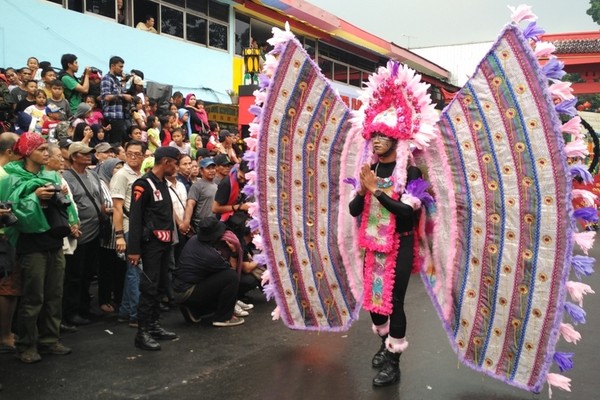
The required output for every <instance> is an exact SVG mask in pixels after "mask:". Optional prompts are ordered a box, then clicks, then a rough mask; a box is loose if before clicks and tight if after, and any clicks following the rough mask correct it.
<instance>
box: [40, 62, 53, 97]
mask: <svg viewBox="0 0 600 400" xmlns="http://www.w3.org/2000/svg"><path fill="white" fill-rule="evenodd" d="M55 80H56V72H54V70H53V69H52V68H47V69H45V70H43V71H42V83H41V84H40V85H39V86H40V89H42V90H43V91H44V92H46V97H51V96H52V82H54V81H55Z"/></svg>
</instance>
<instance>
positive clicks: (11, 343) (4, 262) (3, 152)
mask: <svg viewBox="0 0 600 400" xmlns="http://www.w3.org/2000/svg"><path fill="white" fill-rule="evenodd" d="M17 139H19V136H18V135H17V134H15V133H11V132H5V133H2V134H0V179H3V178H5V177H6V176H7V174H6V172H5V171H4V166H5V165H6V164H8V163H9V162H11V161H16V160H18V159H19V158H20V157H19V156H17V155H16V154H15V153H14V152H13V151H12V148H13V146H14V145H15V143H16V142H17ZM11 208H12V205H11V204H10V203H7V202H3V203H0V353H8V352H14V351H15V340H14V337H13V334H12V332H11V328H12V326H11V325H12V320H13V317H14V314H15V310H16V308H17V299H18V297H19V296H20V295H21V273H20V270H19V267H18V265H17V264H16V260H15V248H14V247H13V246H12V245H11V244H10V243H9V242H8V239H7V238H6V235H5V234H4V229H3V228H4V227H5V226H10V225H12V224H14V223H15V222H16V217H15V216H14V214H13V213H12V209H11Z"/></svg>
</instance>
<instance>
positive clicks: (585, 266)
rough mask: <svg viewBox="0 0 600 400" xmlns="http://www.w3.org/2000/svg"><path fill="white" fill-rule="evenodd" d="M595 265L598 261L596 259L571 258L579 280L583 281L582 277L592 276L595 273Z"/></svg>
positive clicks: (578, 256)
mask: <svg viewBox="0 0 600 400" xmlns="http://www.w3.org/2000/svg"><path fill="white" fill-rule="evenodd" d="M595 263H596V259H595V258H594V257H588V256H580V255H577V256H573V258H571V265H572V266H573V270H574V271H575V275H577V279H579V280H581V277H582V276H590V275H591V274H593V273H594V264H595Z"/></svg>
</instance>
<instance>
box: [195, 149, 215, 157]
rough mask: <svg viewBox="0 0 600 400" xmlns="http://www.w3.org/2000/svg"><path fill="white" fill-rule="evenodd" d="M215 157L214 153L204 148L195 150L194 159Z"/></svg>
mask: <svg viewBox="0 0 600 400" xmlns="http://www.w3.org/2000/svg"><path fill="white" fill-rule="evenodd" d="M215 155H216V153H215V152H214V151H210V150H208V149H205V148H204V147H202V148H200V149H198V150H196V157H214V156H215Z"/></svg>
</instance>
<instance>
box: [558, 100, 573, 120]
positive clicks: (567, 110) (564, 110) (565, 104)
mask: <svg viewBox="0 0 600 400" xmlns="http://www.w3.org/2000/svg"><path fill="white" fill-rule="evenodd" d="M575 104H577V98H575V97H573V98H572V99H569V100H563V101H561V102H560V103H558V104H557V105H556V106H555V107H554V108H555V109H556V112H557V113H559V114H566V115H570V116H571V117H574V116H576V115H577V109H576V108H575Z"/></svg>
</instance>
